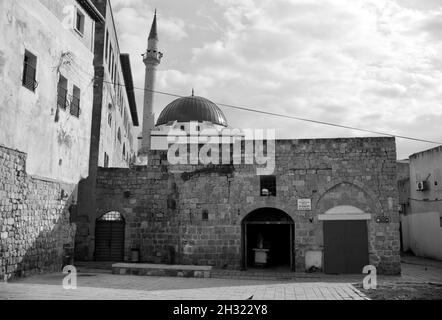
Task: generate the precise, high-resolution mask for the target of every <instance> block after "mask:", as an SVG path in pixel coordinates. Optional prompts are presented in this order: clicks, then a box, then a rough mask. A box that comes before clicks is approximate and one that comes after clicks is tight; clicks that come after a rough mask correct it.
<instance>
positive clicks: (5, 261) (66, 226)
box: [0, 146, 75, 280]
mask: <svg viewBox="0 0 442 320" xmlns="http://www.w3.org/2000/svg"><path fill="white" fill-rule="evenodd" d="M25 166H26V154H24V153H21V152H19V151H15V150H11V149H7V148H4V147H1V146H0V279H2V280H9V279H11V278H13V277H20V276H26V275H30V274H33V273H38V272H48V271H60V270H61V268H62V265H63V263H67V262H69V261H64V260H65V256H66V254H67V253H69V252H72V251H73V245H74V238H75V226H74V225H71V224H70V221H69V211H68V203H69V202H70V197H71V194H72V192H73V191H74V188H73V187H72V186H69V185H62V184H60V183H56V182H51V181H45V180H42V179H39V178H36V177H31V176H28V175H27V174H26V172H25Z"/></svg>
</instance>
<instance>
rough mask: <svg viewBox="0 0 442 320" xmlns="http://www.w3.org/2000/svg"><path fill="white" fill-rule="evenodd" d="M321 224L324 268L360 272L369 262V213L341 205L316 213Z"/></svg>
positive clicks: (327, 271)
mask: <svg viewBox="0 0 442 320" xmlns="http://www.w3.org/2000/svg"><path fill="white" fill-rule="evenodd" d="M318 219H319V221H323V225H324V229H323V230H324V272H325V273H327V274H360V273H362V270H363V268H364V267H365V266H366V265H368V264H369V257H368V229H367V223H368V221H370V220H371V214H368V213H365V212H364V211H362V210H361V209H359V208H356V207H353V206H350V205H341V206H337V207H334V208H331V209H329V210H328V211H326V212H325V213H324V214H321V215H319V217H318Z"/></svg>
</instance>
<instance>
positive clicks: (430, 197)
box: [403, 147, 442, 260]
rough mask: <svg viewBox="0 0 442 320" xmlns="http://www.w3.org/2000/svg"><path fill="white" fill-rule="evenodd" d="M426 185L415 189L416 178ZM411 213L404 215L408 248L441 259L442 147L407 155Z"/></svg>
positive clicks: (417, 253)
mask: <svg viewBox="0 0 442 320" xmlns="http://www.w3.org/2000/svg"><path fill="white" fill-rule="evenodd" d="M424 180H426V181H427V183H428V189H427V190H426V191H423V192H420V191H417V188H416V183H417V181H424ZM410 198H411V200H410V211H411V212H410V213H409V214H407V215H406V216H405V217H404V218H403V219H404V220H403V222H404V224H405V225H406V229H405V230H404V231H405V232H404V237H405V238H407V240H406V241H407V243H408V244H409V248H410V249H411V250H412V251H413V253H414V254H416V255H418V256H422V257H428V258H434V259H439V260H442V222H441V218H442V147H437V148H434V149H431V150H428V151H424V152H420V153H417V154H414V155H412V156H411V157H410Z"/></svg>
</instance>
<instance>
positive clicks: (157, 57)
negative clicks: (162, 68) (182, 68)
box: [143, 50, 163, 63]
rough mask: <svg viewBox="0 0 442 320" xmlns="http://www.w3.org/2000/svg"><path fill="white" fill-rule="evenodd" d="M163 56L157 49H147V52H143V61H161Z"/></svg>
mask: <svg viewBox="0 0 442 320" xmlns="http://www.w3.org/2000/svg"><path fill="white" fill-rule="evenodd" d="M162 58H163V54H162V53H161V52H159V51H156V50H147V51H146V53H145V54H143V61H144V62H149V61H152V60H153V61H154V62H157V63H160V62H161V59H162Z"/></svg>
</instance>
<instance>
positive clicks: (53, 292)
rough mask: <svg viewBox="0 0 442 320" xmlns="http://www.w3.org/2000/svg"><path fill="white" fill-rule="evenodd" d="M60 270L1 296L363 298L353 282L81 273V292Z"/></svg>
mask: <svg viewBox="0 0 442 320" xmlns="http://www.w3.org/2000/svg"><path fill="white" fill-rule="evenodd" d="M63 277H64V275H62V274H48V275H40V276H34V277H30V278H26V279H20V280H18V281H15V282H12V283H8V284H0V299H25V300H29V299H30V300H40V299H43V300H47V299H49V300H52V299H60V300H64V299H69V300H70V299H72V300H90V299H98V300H109V299H117V300H140V299H142V300H144V299H148V300H163V299H166V300H169V299H170V300H246V299H249V298H250V297H252V296H253V299H254V300H364V299H367V298H366V296H365V295H363V294H362V293H361V292H360V291H359V290H357V289H355V287H354V286H353V285H351V283H349V282H330V283H329V282H309V281H305V280H304V281H303V282H295V281H269V280H239V279H185V278H165V277H138V276H118V275H112V274H106V273H80V274H79V276H78V283H77V286H78V288H77V290H64V289H63V288H62V280H63Z"/></svg>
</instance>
